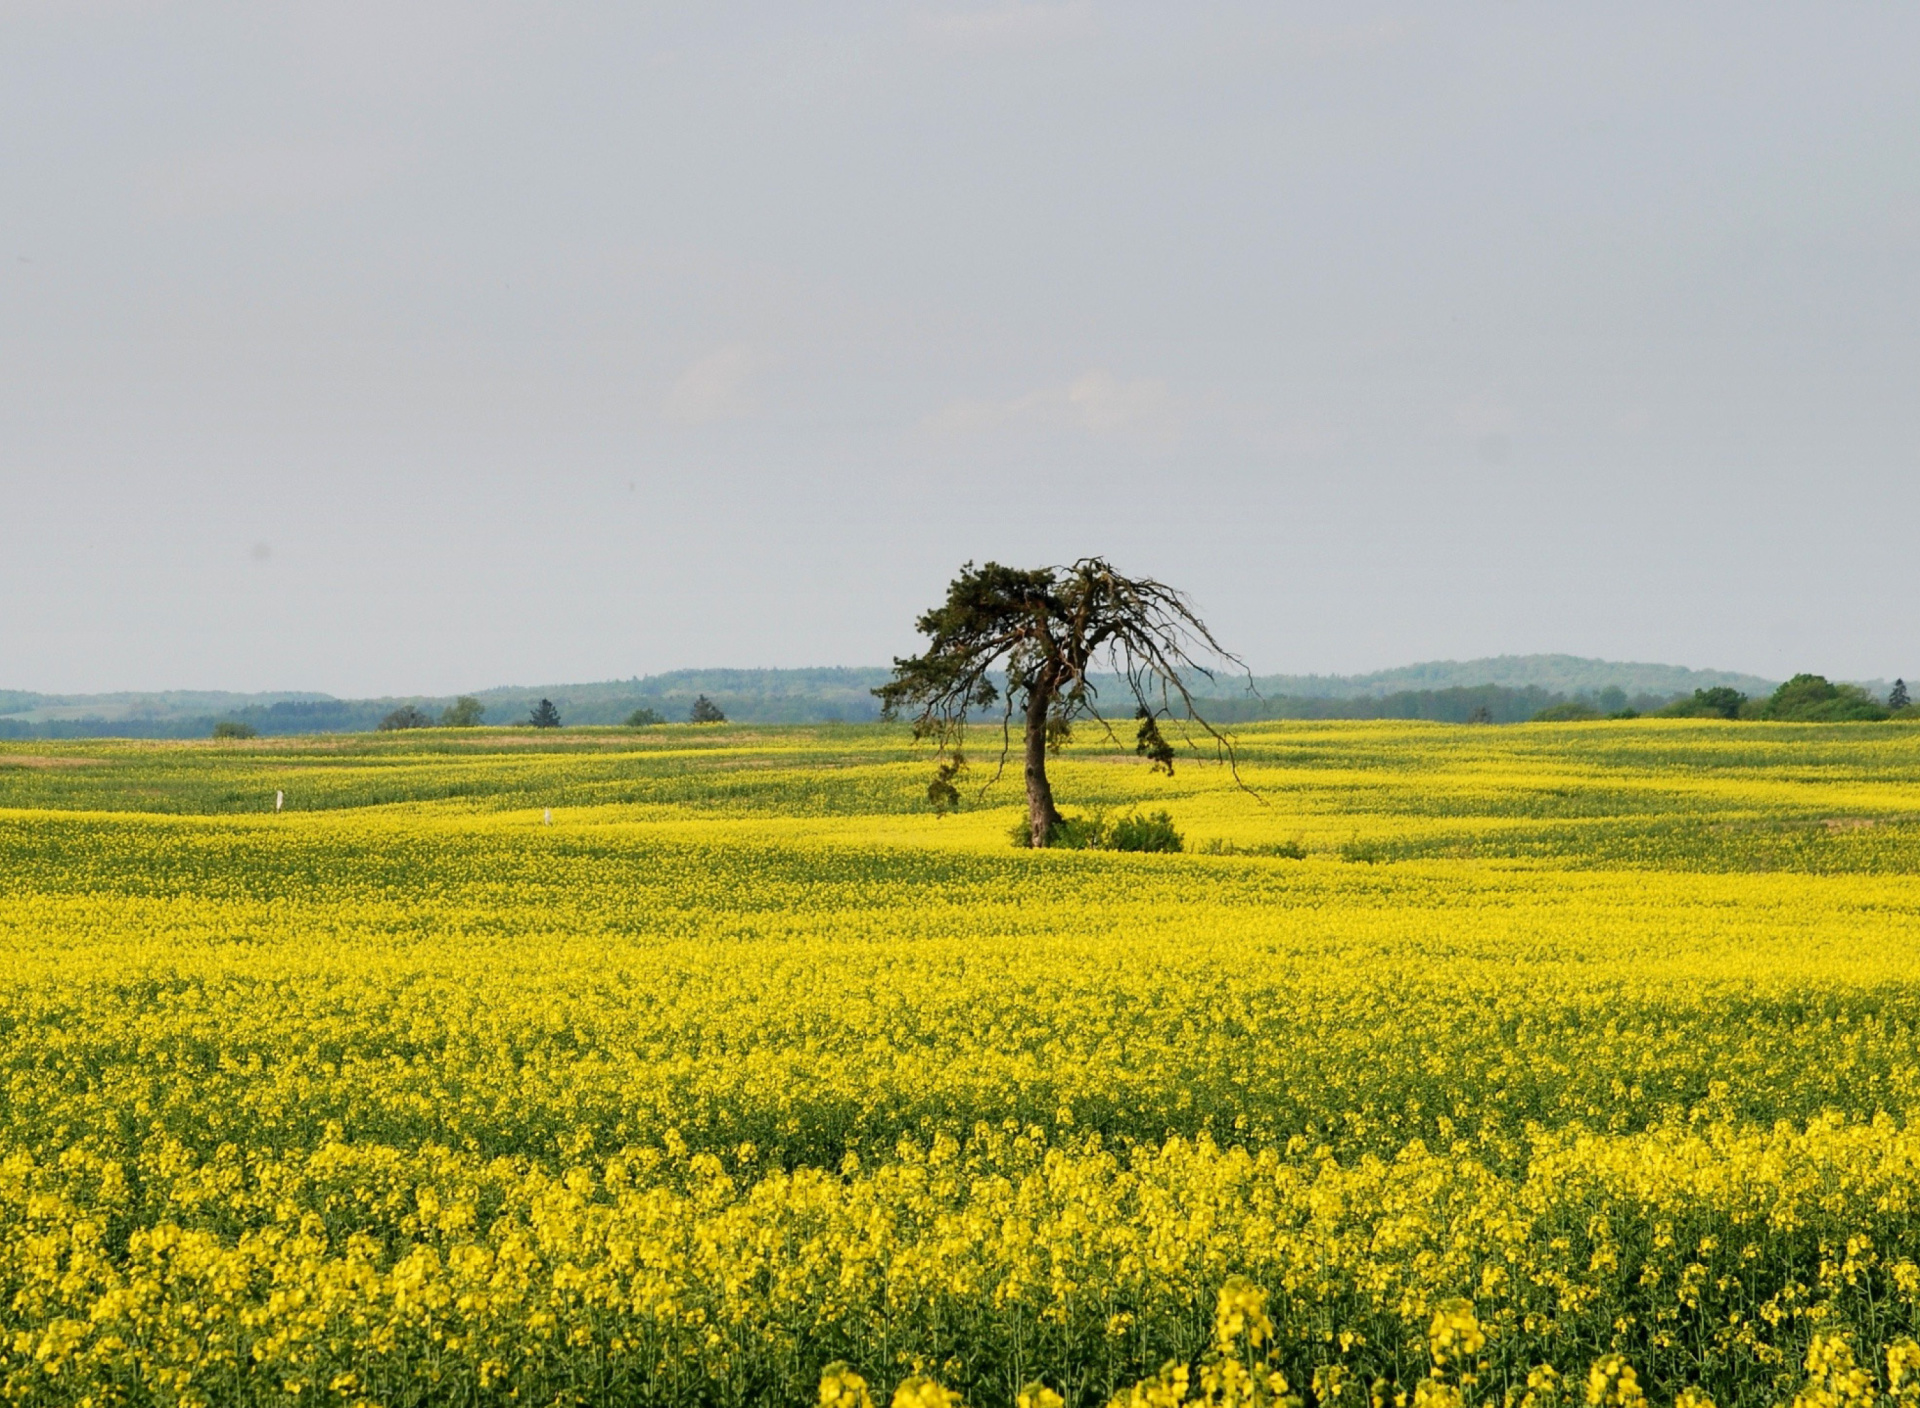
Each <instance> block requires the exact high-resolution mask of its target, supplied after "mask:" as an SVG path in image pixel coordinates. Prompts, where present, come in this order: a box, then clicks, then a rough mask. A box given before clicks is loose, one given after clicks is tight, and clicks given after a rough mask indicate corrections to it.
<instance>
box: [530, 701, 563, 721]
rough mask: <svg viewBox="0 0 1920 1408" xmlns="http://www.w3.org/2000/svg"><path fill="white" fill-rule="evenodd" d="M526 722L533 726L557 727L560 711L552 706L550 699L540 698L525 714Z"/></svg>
mask: <svg viewBox="0 0 1920 1408" xmlns="http://www.w3.org/2000/svg"><path fill="white" fill-rule="evenodd" d="M527 722H528V723H529V724H531V725H533V727H535V728H559V727H560V711H559V710H558V709H556V708H554V707H553V701H552V700H551V699H542V700H541V701H540V702H539V703H538V704H536V705H534V706H533V712H532V713H531V714H529V715H527Z"/></svg>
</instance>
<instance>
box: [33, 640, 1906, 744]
mask: <svg viewBox="0 0 1920 1408" xmlns="http://www.w3.org/2000/svg"><path fill="white" fill-rule="evenodd" d="M1476 676H1477V677H1476ZM886 677H887V671H885V670H883V669H877V668H867V669H861V668H822V669H804V670H676V671H673V672H672V673H669V674H660V675H649V676H644V677H642V676H635V677H633V678H631V679H625V680H606V681H602V682H599V683H594V684H574V685H541V686H538V687H533V688H519V687H503V688H498V689H486V690H476V691H474V692H473V694H472V696H471V697H472V698H474V699H476V700H478V701H479V703H480V705H481V707H482V709H483V710H484V713H483V715H482V722H484V723H487V724H518V723H525V722H526V721H527V719H528V717H529V715H530V714H531V713H532V711H533V709H534V707H535V706H536V705H537V704H538V703H539V701H540V700H542V699H550V700H552V701H553V703H554V705H555V706H556V707H557V709H558V711H559V714H560V719H561V722H562V723H564V724H574V725H581V724H586V725H593V724H597V725H615V724H623V723H625V722H627V720H628V719H629V718H631V717H632V716H633V715H634V714H635V713H636V712H637V711H641V710H652V711H653V712H654V713H655V714H657V715H659V716H660V717H661V718H663V719H665V720H668V721H669V722H680V721H682V720H685V719H686V718H687V717H688V715H689V713H690V712H691V710H692V708H693V704H694V701H695V700H696V699H698V698H700V697H701V696H705V697H707V698H709V699H711V700H712V701H713V702H714V703H716V704H717V705H718V706H719V707H720V708H721V710H722V711H723V712H724V713H725V714H726V716H727V718H729V719H730V720H732V721H734V722H737V723H757V724H786V723H830V722H845V723H865V722H869V721H871V720H873V719H875V718H877V717H878V716H879V707H878V704H877V703H876V701H875V700H874V698H873V695H872V693H871V691H872V689H873V687H874V686H875V685H877V684H879V683H880V682H881V681H883V680H884V679H886ZM1104 685H1105V687H1104V688H1103V689H1102V691H1101V697H1102V698H1103V699H1105V700H1107V701H1108V702H1109V703H1110V704H1111V705H1112V706H1113V711H1114V712H1115V713H1116V714H1117V715H1119V716H1120V717H1122V718H1124V717H1125V716H1127V715H1128V714H1130V713H1131V712H1132V711H1131V709H1129V708H1127V707H1125V706H1124V704H1123V701H1124V700H1125V698H1126V691H1125V690H1124V688H1122V687H1121V686H1120V682H1119V681H1117V680H1107V681H1105V682H1104ZM1774 687H1775V686H1774V684H1773V682H1770V681H1767V680H1764V679H1760V678H1758V677H1756V676H1752V675H1742V674H1736V673H1732V672H1727V671H1712V670H1689V669H1685V668H1682V667H1680V666H1673V665H1646V664H1630V663H1616V662H1609V661H1604V660H1587V659H1582V658H1580V657H1578V656H1570V655H1526V656H1499V657H1495V658H1491V659H1486V660H1471V661H1441V662H1434V663H1428V664H1424V665H1410V666H1406V667H1404V668H1402V669H1398V670H1382V671H1377V672H1375V673H1373V674H1370V675H1269V676H1264V677H1257V678H1255V679H1254V680H1253V681H1252V688H1249V686H1248V682H1247V681H1246V680H1245V679H1240V680H1234V679H1231V678H1228V677H1224V676H1223V677H1221V678H1220V679H1218V680H1216V681H1214V682H1213V683H1212V684H1210V685H1204V694H1203V703H1202V706H1201V707H1202V709H1203V711H1204V712H1205V713H1206V714H1207V716H1208V717H1209V718H1211V719H1214V720H1216V721H1218V722H1221V723H1245V722H1252V721H1255V720H1259V719H1430V720H1433V721H1436V722H1441V723H1469V722H1475V721H1480V722H1488V723H1520V722H1524V721H1525V720H1528V719H1532V718H1534V717H1535V716H1537V715H1539V714H1541V713H1542V712H1543V711H1548V710H1561V711H1563V712H1562V714H1561V716H1562V717H1568V718H1580V717H1593V716H1596V715H1599V716H1604V715H1608V714H1620V713H1624V712H1627V711H1633V712H1637V713H1642V714H1648V713H1654V712H1657V711H1659V710H1661V709H1663V708H1666V707H1668V706H1670V705H1674V704H1675V702H1676V701H1686V700H1691V699H1694V698H1699V697H1704V696H1705V694H1706V693H1707V692H1709V691H1713V690H1716V689H1720V690H1731V691H1738V692H1739V693H1741V694H1745V695H1747V696H1749V697H1750V698H1751V699H1752V700H1753V701H1755V703H1754V704H1753V706H1752V707H1753V708H1756V709H1757V708H1758V707H1759V703H1758V701H1761V700H1764V699H1765V698H1766V697H1767V696H1768V694H1769V692H1770V691H1772V690H1773V689H1774ZM1255 691H1257V693H1256V692H1255ZM1874 692H1875V693H1876V694H1879V695H1884V694H1885V693H1886V691H1885V689H1884V688H1875V691H1874ZM454 700H455V696H452V695H447V696H424V695H420V696H407V697H392V698H384V699H335V698H331V697H329V696H326V695H296V694H285V693H282V694H267V695H239V694H219V693H212V692H185V691H176V692H172V693H161V694H116V695H47V694H33V693H28V692H25V691H17V690H16V691H0V739H5V738H12V739H29V738H46V739H57V738H100V737H120V738H205V737H206V736H207V735H208V734H209V733H210V732H212V730H213V727H214V725H215V724H218V723H225V724H229V725H241V726H244V727H245V728H247V729H251V730H253V731H254V732H255V733H258V734H262V735H276V734H278V735H284V734H299V733H349V732H362V731H368V730H372V729H376V728H378V727H379V726H380V723H381V721H382V720H383V719H386V718H388V717H389V716H390V715H392V714H393V713H394V712H395V711H396V710H401V709H406V708H412V709H416V710H418V711H420V713H422V714H424V715H428V716H431V717H432V718H433V719H438V718H440V717H441V715H442V713H443V711H445V710H446V709H447V708H448V707H449V706H450V705H452V704H453V703H454Z"/></svg>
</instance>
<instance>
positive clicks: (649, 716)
mask: <svg viewBox="0 0 1920 1408" xmlns="http://www.w3.org/2000/svg"><path fill="white" fill-rule="evenodd" d="M666 721H667V716H666V715H665V714H663V713H661V712H660V711H659V710H658V709H635V710H634V711H633V712H632V713H631V714H628V715H627V727H628V728H652V727H653V726H654V725H655V724H663V723H665V722H666Z"/></svg>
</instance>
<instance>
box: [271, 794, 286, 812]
mask: <svg viewBox="0 0 1920 1408" xmlns="http://www.w3.org/2000/svg"><path fill="white" fill-rule="evenodd" d="M286 802H287V794H286V793H284V792H276V793H274V794H273V809H274V810H275V811H279V810H280V808H281V807H283V806H285V805H286Z"/></svg>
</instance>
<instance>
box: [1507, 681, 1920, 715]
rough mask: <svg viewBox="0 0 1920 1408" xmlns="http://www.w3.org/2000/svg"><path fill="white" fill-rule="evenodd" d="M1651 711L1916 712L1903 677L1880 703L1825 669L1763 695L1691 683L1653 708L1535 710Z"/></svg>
mask: <svg viewBox="0 0 1920 1408" xmlns="http://www.w3.org/2000/svg"><path fill="white" fill-rule="evenodd" d="M1643 713H1644V714H1650V715H1651V716H1652V717H1654V718H1661V719H1761V720H1768V721H1771V722H1775V723H1868V722H1873V721H1875V720H1879V719H1888V718H1916V717H1920V711H1916V710H1915V708H1914V706H1913V701H1912V699H1911V698H1910V697H1909V696H1908V693H1907V682H1906V681H1905V680H1904V679H1899V680H1895V681H1894V682H1893V688H1892V689H1890V690H1889V691H1888V692H1887V698H1886V701H1885V702H1884V703H1883V702H1881V701H1880V700H1878V699H1875V698H1874V697H1873V696H1872V695H1871V694H1869V693H1867V691H1866V690H1864V689H1862V688H1861V687H1860V686H1859V685H1857V684H1835V683H1833V682H1832V681H1831V680H1829V679H1827V677H1826V676H1825V675H1795V676H1794V677H1793V678H1792V679H1790V680H1788V681H1787V682H1786V683H1785V684H1783V685H1781V686H1780V687H1779V688H1778V689H1776V690H1774V692H1773V693H1772V694H1770V695H1768V696H1767V697H1766V698H1765V699H1751V698H1749V697H1748V696H1746V695H1745V694H1742V693H1741V692H1740V691H1739V690H1737V689H1734V688H1731V687H1730V686H1727V685H1719V686H1716V687H1715V688H1713V689H1696V690H1695V691H1694V692H1693V693H1692V694H1691V695H1683V696H1681V697H1680V698H1678V699H1674V700H1671V701H1669V702H1667V703H1665V704H1663V705H1660V706H1659V707H1657V708H1654V709H1634V708H1626V709H1618V710H1609V709H1607V708H1605V707H1604V705H1601V704H1599V703H1598V701H1594V702H1589V701H1587V700H1584V699H1571V700H1567V701H1565V702H1563V703H1560V704H1555V705H1552V706H1550V707H1548V708H1546V709H1543V710H1541V711H1540V712H1539V713H1538V714H1536V715H1534V719H1535V721H1536V722H1540V723H1556V722H1557V723H1570V722H1578V721H1580V720H1585V719H1603V718H1616V719H1618V718H1637V717H1639V716H1640V715H1641V714H1643Z"/></svg>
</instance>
